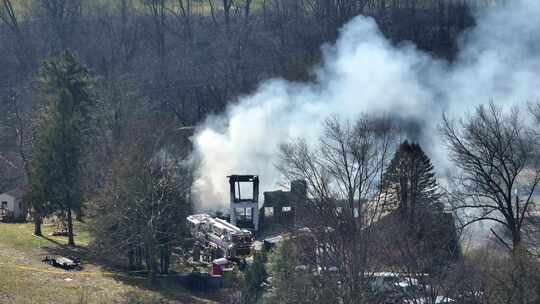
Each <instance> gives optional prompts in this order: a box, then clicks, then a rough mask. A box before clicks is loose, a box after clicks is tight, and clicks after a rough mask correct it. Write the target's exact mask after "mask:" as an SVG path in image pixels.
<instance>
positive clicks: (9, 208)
mask: <svg viewBox="0 0 540 304" xmlns="http://www.w3.org/2000/svg"><path fill="white" fill-rule="evenodd" d="M23 194H24V192H23V191H22V190H20V189H14V190H11V191H8V192H5V193H2V194H0V218H1V217H4V216H12V217H13V218H20V217H24V216H25V208H24V205H23V201H22V196H23Z"/></svg>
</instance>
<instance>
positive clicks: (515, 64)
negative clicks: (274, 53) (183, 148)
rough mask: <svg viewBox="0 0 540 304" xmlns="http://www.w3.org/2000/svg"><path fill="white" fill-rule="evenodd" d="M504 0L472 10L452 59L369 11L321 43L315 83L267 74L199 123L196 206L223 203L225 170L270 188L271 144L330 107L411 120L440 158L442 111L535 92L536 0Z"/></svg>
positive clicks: (273, 179) (274, 153)
mask: <svg viewBox="0 0 540 304" xmlns="http://www.w3.org/2000/svg"><path fill="white" fill-rule="evenodd" d="M509 2H512V3H511V4H508V5H507V6H504V7H500V6H499V7H497V8H490V9H486V10H485V11H482V12H478V16H477V24H478V25H477V26H476V28H474V29H473V30H471V31H469V32H468V33H466V34H465V35H463V36H462V38H461V39H460V43H461V47H460V53H459V56H458V59H457V60H456V61H455V62H454V63H452V64H449V63H447V62H446V61H443V60H440V59H435V58H433V57H432V56H430V55H428V54H426V53H423V52H420V51H418V50H417V49H416V48H415V46H414V45H412V44H405V45H400V46H398V47H396V46H393V45H392V44H391V43H390V42H389V41H388V40H386V39H385V38H384V37H383V35H382V34H381V33H380V31H379V30H378V28H377V26H376V24H375V22H374V21H373V20H372V19H370V18H365V17H357V18H355V19H354V20H352V21H351V22H349V23H348V24H347V25H345V26H344V27H343V29H342V30H341V34H340V37H339V39H338V41H337V42H336V44H335V45H331V46H330V45H326V46H324V47H323V53H324V59H323V62H322V64H321V66H320V67H317V68H316V69H315V70H314V73H315V75H316V79H317V81H316V83H314V84H299V83H291V82H287V81H284V80H279V79H276V80H269V81H266V82H264V83H262V84H261V85H260V87H259V89H258V90H257V91H256V92H255V93H254V94H253V95H251V96H247V97H243V98H241V99H240V101H239V102H238V103H236V104H235V105H232V106H230V107H229V108H228V110H227V111H226V113H224V114H223V115H221V116H217V117H215V116H214V117H209V118H208V119H207V121H206V122H205V123H204V124H203V125H201V126H200V127H199V129H198V132H197V133H196V134H195V136H194V144H195V157H196V158H197V159H198V160H199V161H200V164H201V167H200V171H199V178H198V179H197V181H196V184H195V189H196V190H195V191H196V197H197V198H198V208H199V209H214V208H223V207H226V206H227V205H228V204H227V201H228V183H227V180H226V176H227V175H229V174H258V175H259V176H260V179H261V189H262V190H263V191H264V190H268V189H274V188H275V187H276V184H277V183H278V181H279V173H278V172H277V170H276V168H275V165H276V161H277V157H278V151H279V145H280V144H281V143H283V142H287V141H290V140H291V139H293V138H297V137H304V138H307V140H308V141H309V140H316V138H317V137H318V134H319V132H320V126H321V122H322V121H323V120H324V119H325V118H327V117H328V116H329V115H331V114H338V115H339V116H340V117H342V118H351V119H354V118H355V117H357V116H358V115H359V114H361V113H386V114H391V115H394V116H397V117H400V118H403V119H405V120H413V121H417V122H419V124H421V125H422V128H423V129H422V135H421V138H420V140H421V141H422V143H423V145H424V148H425V149H426V150H427V151H428V153H429V154H430V156H431V157H432V159H433V160H434V162H435V164H440V166H442V165H443V164H444V163H445V161H446V151H445V150H444V147H443V146H442V145H440V144H439V143H437V141H438V140H437V137H438V135H437V131H436V125H437V124H438V123H439V121H440V118H441V114H442V112H443V111H446V112H447V113H449V114H450V115H460V114H462V113H464V112H465V111H468V110H470V109H471V108H472V107H474V106H475V105H477V104H480V103H486V102H488V101H490V100H494V101H495V102H497V103H504V104H514V103H517V102H527V101H531V100H533V99H535V98H536V97H538V96H539V92H540V18H538V16H540V1H538V0H516V1H509ZM435 143H436V144H435Z"/></svg>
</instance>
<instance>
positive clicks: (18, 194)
mask: <svg viewBox="0 0 540 304" xmlns="http://www.w3.org/2000/svg"><path fill="white" fill-rule="evenodd" d="M3 194H7V195H9V196H11V197H14V198H15V200H21V199H22V197H23V195H24V190H23V189H21V188H15V189H13V190H10V191H8V192H5V193H3Z"/></svg>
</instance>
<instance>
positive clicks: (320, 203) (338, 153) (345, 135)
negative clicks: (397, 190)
mask: <svg viewBox="0 0 540 304" xmlns="http://www.w3.org/2000/svg"><path fill="white" fill-rule="evenodd" d="M324 130H325V132H324V135H323V136H322V137H321V139H320V145H319V146H317V147H310V146H308V144H307V143H306V142H304V141H297V142H295V143H292V144H289V145H285V146H283V147H282V153H281V156H282V157H281V159H282V161H281V164H280V169H281V171H282V172H283V174H284V175H285V176H286V177H287V178H288V179H290V180H294V179H301V180H305V181H306V183H307V186H308V202H307V204H306V206H304V208H305V210H303V214H304V215H303V219H302V224H303V225H305V226H307V227H308V228H309V229H310V230H311V231H312V233H313V235H314V237H315V239H316V243H317V244H318V246H319V249H318V250H317V252H318V256H317V261H316V262H315V264H316V265H317V267H318V268H320V269H323V270H328V269H330V268H331V267H333V266H335V267H337V269H338V270H337V271H338V274H339V281H340V282H341V283H342V287H343V288H341V289H340V297H341V299H342V300H343V303H353V302H354V303H356V302H357V300H358V299H360V298H362V297H365V296H366V295H365V292H364V291H365V290H366V289H365V284H367V280H368V276H367V274H366V272H367V271H369V270H370V269H371V267H373V265H374V264H375V262H374V260H373V258H374V256H373V255H370V254H368V251H369V248H370V242H371V241H372V238H373V236H372V233H373V232H372V230H371V227H372V226H373V225H372V224H373V223H374V222H376V221H377V220H378V219H379V218H380V216H381V214H382V213H381V209H382V208H381V206H382V202H383V201H384V199H385V197H386V196H385V195H382V193H381V192H380V190H381V188H380V187H378V183H379V181H380V180H381V178H382V174H383V171H384V169H385V168H386V166H387V165H388V161H389V160H390V153H391V151H392V150H393V146H394V145H395V136H394V135H395V133H394V132H393V129H392V128H391V127H390V124H389V122H388V121H386V120H385V119H376V118H374V117H369V116H365V117H362V118H360V119H359V120H358V121H357V122H356V123H354V124H353V123H351V122H349V121H346V122H340V121H339V120H338V119H337V118H336V117H333V118H331V119H328V120H327V121H326V123H325V125H324Z"/></svg>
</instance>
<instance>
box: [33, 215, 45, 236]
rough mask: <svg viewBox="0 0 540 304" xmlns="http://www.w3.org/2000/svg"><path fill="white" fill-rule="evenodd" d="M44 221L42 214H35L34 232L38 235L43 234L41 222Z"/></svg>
mask: <svg viewBox="0 0 540 304" xmlns="http://www.w3.org/2000/svg"><path fill="white" fill-rule="evenodd" d="M42 222H43V219H42V218H41V216H40V215H38V214H35V215H34V234H35V235H38V236H42V233H41V224H42Z"/></svg>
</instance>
